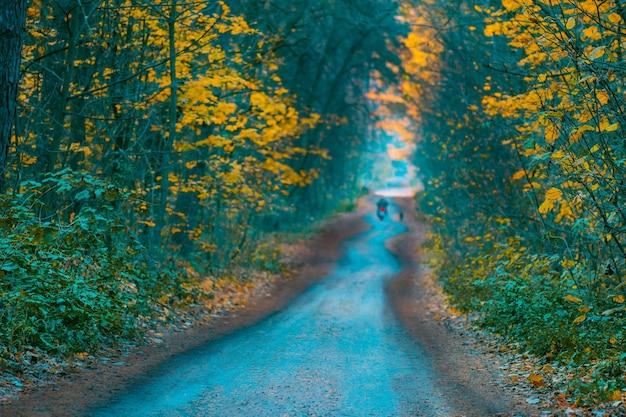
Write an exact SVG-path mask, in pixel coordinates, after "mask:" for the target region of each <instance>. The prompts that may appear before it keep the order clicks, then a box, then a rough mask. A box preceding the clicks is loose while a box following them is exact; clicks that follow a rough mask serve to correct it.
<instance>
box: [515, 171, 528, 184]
mask: <svg viewBox="0 0 626 417" xmlns="http://www.w3.org/2000/svg"><path fill="white" fill-rule="evenodd" d="M525 176H526V170H525V169H520V170H519V171H517V172H516V173H515V174H513V181H515V180H519V179H521V178H524V177H525Z"/></svg>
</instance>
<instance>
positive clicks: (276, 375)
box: [89, 203, 517, 417]
mask: <svg viewBox="0 0 626 417" xmlns="http://www.w3.org/2000/svg"><path fill="white" fill-rule="evenodd" d="M394 210H395V213H396V215H394ZM397 213H399V211H398V206H397V205H395V203H393V204H392V205H391V206H390V217H387V218H385V219H384V220H383V221H379V220H378V219H377V218H376V216H375V213H374V210H372V211H371V213H370V214H366V216H365V220H366V221H367V222H369V223H371V225H372V227H371V228H370V229H369V230H368V231H367V232H364V233H361V234H359V235H356V236H354V237H352V238H350V239H348V240H346V241H345V242H344V256H343V257H342V258H341V259H340V260H339V261H338V262H337V263H336V265H335V267H334V269H333V270H331V271H329V273H328V274H327V275H326V276H325V278H324V279H323V280H320V281H319V282H318V283H317V284H314V285H313V286H311V287H310V288H308V289H307V290H306V291H304V292H303V293H302V294H301V295H300V296H298V297H297V298H295V299H294V300H293V301H292V302H291V303H290V304H289V305H288V306H287V307H286V308H285V309H283V310H281V311H279V312H277V313H274V314H272V315H271V316H269V317H267V318H266V319H264V320H263V321H261V322H259V323H257V324H255V325H253V326H251V327H248V328H246V329H243V330H240V331H238V332H235V333H233V334H230V335H227V336H225V337H223V338H221V339H218V340H214V341H211V342H210V343H207V344H205V345H204V346H201V347H198V348H195V349H192V350H191V351H188V352H186V353H185V354H183V355H177V356H176V357H173V358H172V359H171V360H170V361H168V362H166V363H165V364H163V365H162V366H160V367H159V369H158V370H156V371H155V372H151V373H150V375H149V376H147V377H146V378H145V379H144V380H142V381H141V383H138V384H135V386H134V387H133V388H132V389H131V390H125V391H124V392H119V393H118V394H117V395H116V396H114V397H113V398H109V399H107V401H106V403H101V404H97V405H94V407H92V409H91V411H90V413H89V415H93V416H97V417H104V416H164V417H165V416H167V417H173V416H225V417H235V416H246V417H250V416H298V417H300V416H337V417H339V416H376V417H380V416H394V417H395V416H428V417H437V416H474V415H476V416H478V415H484V416H487V415H511V414H508V413H507V411H506V410H501V409H497V406H496V409H494V408H493V405H492V404H491V403H489V404H487V405H484V404H483V405H479V408H480V409H475V404H474V405H471V406H470V405H468V402H467V401H466V400H467V399H465V400H464V401H460V402H459V401H458V397H459V396H464V394H463V393H460V391H458V387H456V388H454V387H452V388H451V385H450V384H449V383H443V384H442V381H444V382H445V379H446V377H445V376H442V375H441V374H439V372H438V370H437V369H436V367H435V366H433V361H432V360H431V356H432V353H429V352H428V349H425V348H423V347H422V346H421V345H420V343H419V342H418V341H416V339H415V337H412V336H411V335H410V333H409V332H407V331H406V330H404V328H403V326H402V325H401V321H400V320H399V319H398V318H397V317H396V315H395V314H394V310H393V309H392V308H391V307H390V306H389V302H388V299H389V297H388V291H389V288H388V287H389V283H390V280H391V278H392V277H393V276H394V275H395V274H397V273H398V272H399V270H400V268H401V264H400V262H399V260H398V259H397V258H396V257H395V256H394V255H393V254H392V253H391V252H389V251H388V250H387V248H386V246H385V242H386V241H387V240H388V239H390V238H392V237H394V236H397V235H399V234H402V233H403V232H405V231H406V230H407V228H406V227H405V225H403V224H402V223H400V222H399V221H397V220H398V215H397ZM461 362H462V361H461ZM448 382H449V381H448ZM453 385H454V384H453ZM478 396H480V393H479V394H478ZM481 401H482V402H483V403H484V401H485V399H484V398H481V400H480V401H479V402H481ZM481 404H482V403H481ZM468 407H469V408H468ZM481 407H482V408H481ZM516 415H517V414H516Z"/></svg>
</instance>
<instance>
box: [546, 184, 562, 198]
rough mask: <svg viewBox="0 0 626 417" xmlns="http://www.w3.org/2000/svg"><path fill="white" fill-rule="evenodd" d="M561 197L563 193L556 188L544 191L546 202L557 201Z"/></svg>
mask: <svg viewBox="0 0 626 417" xmlns="http://www.w3.org/2000/svg"><path fill="white" fill-rule="evenodd" d="M562 197H563V191H561V190H559V189H558V188H555V187H552V188H550V189H549V190H548V191H546V200H550V201H558V200H560V199H561V198H562Z"/></svg>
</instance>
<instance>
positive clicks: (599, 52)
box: [589, 45, 605, 60]
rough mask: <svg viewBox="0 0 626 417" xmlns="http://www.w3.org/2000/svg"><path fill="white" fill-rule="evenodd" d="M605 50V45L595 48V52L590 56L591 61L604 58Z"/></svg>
mask: <svg viewBox="0 0 626 417" xmlns="http://www.w3.org/2000/svg"><path fill="white" fill-rule="evenodd" d="M604 48H605V46H604V45H601V46H598V47H596V48H593V50H592V51H591V53H590V54H589V59H591V60H595V59H598V58H600V57H602V55H604Z"/></svg>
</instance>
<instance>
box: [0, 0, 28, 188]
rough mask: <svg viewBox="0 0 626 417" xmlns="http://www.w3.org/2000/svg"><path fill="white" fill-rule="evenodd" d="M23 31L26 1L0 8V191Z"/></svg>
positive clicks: (2, 185) (15, 93) (15, 91)
mask: <svg viewBox="0 0 626 417" xmlns="http://www.w3.org/2000/svg"><path fill="white" fill-rule="evenodd" d="M25 30H26V0H12V1H9V2H7V3H5V4H4V5H3V6H2V7H1V8H0V192H2V191H3V190H4V177H5V170H6V165H7V158H8V154H9V146H10V145H11V127H12V126H13V121H14V118H15V111H16V107H17V101H16V99H17V86H18V84H19V73H20V58H21V54H22V40H23V39H24V32H25Z"/></svg>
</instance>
